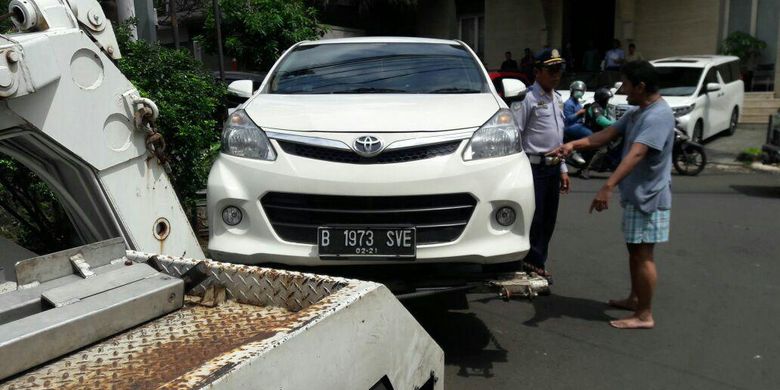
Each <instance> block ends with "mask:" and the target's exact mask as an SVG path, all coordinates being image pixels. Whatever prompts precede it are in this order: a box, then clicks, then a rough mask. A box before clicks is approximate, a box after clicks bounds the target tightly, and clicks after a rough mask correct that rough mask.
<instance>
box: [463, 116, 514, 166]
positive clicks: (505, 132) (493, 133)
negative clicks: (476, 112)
mask: <svg viewBox="0 0 780 390" xmlns="http://www.w3.org/2000/svg"><path fill="white" fill-rule="evenodd" d="M522 151H523V147H522V143H521V142H520V129H518V128H517V124H515V118H514V117H513V116H512V112H511V111H509V110H507V109H505V108H502V109H500V110H498V112H497V113H496V115H493V117H492V118H490V120H489V121H487V123H485V124H484V125H482V127H480V128H479V130H477V131H476V132H475V133H474V135H473V136H472V137H471V140H470V141H469V144H468V145H467V146H466V150H465V151H463V160H465V161H471V160H479V159H483V158H492V157H502V156H508V155H510V154H514V153H519V152H522Z"/></svg>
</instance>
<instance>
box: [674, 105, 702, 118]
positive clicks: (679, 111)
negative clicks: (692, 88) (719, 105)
mask: <svg viewBox="0 0 780 390" xmlns="http://www.w3.org/2000/svg"><path fill="white" fill-rule="evenodd" d="M694 108H696V103H694V104H691V105H690V106H682V107H672V111H673V112H674V116H683V115H688V114H690V113H691V111H693V109H694Z"/></svg>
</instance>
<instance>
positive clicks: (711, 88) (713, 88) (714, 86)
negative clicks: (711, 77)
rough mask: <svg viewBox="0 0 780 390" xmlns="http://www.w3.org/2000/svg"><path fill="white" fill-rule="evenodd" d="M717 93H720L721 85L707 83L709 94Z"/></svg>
mask: <svg viewBox="0 0 780 390" xmlns="http://www.w3.org/2000/svg"><path fill="white" fill-rule="evenodd" d="M717 91H720V84H718V83H707V92H717Z"/></svg>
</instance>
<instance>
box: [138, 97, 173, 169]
mask: <svg viewBox="0 0 780 390" xmlns="http://www.w3.org/2000/svg"><path fill="white" fill-rule="evenodd" d="M144 100H145V99H144ZM139 104H141V105H142V106H141V108H139V109H138V110H137V111H136V112H135V118H134V119H135V125H136V127H137V128H138V129H140V130H143V131H144V132H146V141H145V143H146V150H147V151H149V154H151V155H152V156H154V158H156V159H157V163H158V164H160V166H162V167H163V169H164V170H165V173H167V174H169V175H170V174H171V172H172V171H171V165H170V163H169V161H170V159H169V158H168V156H167V155H166V154H165V148H166V144H165V138H163V135H162V134H161V133H160V132H159V131H157V126H156V122H157V120H156V119H157V118H156V112H155V109H154V108H153V107H151V106H150V105H149V104H147V103H146V102H144V101H143V100H142V101H140V102H139ZM150 158H151V157H150Z"/></svg>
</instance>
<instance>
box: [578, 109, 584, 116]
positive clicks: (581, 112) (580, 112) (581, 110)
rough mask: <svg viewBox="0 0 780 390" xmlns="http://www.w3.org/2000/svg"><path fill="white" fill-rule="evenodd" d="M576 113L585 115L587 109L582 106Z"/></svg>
mask: <svg viewBox="0 0 780 390" xmlns="http://www.w3.org/2000/svg"><path fill="white" fill-rule="evenodd" d="M576 115H577V116H583V115H585V109H584V108H580V110H579V111H577V113H576Z"/></svg>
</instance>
